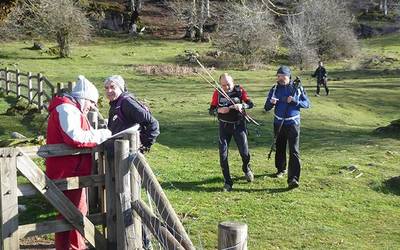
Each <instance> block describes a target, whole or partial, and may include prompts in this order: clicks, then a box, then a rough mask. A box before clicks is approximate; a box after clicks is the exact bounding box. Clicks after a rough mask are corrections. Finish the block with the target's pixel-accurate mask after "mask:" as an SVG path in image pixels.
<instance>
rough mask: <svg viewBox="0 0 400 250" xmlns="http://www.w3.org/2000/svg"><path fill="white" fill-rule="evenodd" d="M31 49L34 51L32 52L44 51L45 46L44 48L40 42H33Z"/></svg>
mask: <svg viewBox="0 0 400 250" xmlns="http://www.w3.org/2000/svg"><path fill="white" fill-rule="evenodd" d="M32 49H34V50H45V49H46V46H44V44H43V43H41V42H38V41H35V42H33V46H32Z"/></svg>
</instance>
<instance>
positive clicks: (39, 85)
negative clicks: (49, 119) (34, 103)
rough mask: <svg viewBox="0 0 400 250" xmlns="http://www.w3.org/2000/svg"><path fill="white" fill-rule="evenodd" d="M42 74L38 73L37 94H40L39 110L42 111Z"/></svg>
mask: <svg viewBox="0 0 400 250" xmlns="http://www.w3.org/2000/svg"><path fill="white" fill-rule="evenodd" d="M42 77H43V76H42V74H41V73H38V74H37V79H38V82H37V85H38V86H37V96H38V108H39V111H42V109H43V80H42Z"/></svg>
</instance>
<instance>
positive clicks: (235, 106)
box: [229, 103, 243, 111]
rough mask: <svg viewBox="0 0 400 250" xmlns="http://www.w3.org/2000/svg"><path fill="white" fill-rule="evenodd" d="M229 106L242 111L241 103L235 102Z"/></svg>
mask: <svg viewBox="0 0 400 250" xmlns="http://www.w3.org/2000/svg"><path fill="white" fill-rule="evenodd" d="M229 108H231V109H236V110H237V111H242V110H243V104H241V103H236V104H234V105H232V106H230V107H229Z"/></svg>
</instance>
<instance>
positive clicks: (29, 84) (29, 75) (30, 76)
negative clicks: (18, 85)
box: [28, 72, 33, 103]
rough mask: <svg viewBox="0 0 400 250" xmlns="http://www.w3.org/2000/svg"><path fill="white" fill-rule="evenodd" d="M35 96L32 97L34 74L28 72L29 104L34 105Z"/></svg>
mask: <svg viewBox="0 0 400 250" xmlns="http://www.w3.org/2000/svg"><path fill="white" fill-rule="evenodd" d="M32 101H33V95H32V72H28V102H29V103H32Z"/></svg>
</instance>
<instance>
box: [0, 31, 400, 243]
mask: <svg viewBox="0 0 400 250" xmlns="http://www.w3.org/2000/svg"><path fill="white" fill-rule="evenodd" d="M398 38H399V35H396V36H388V37H379V38H376V39H369V40H365V41H363V49H362V53H363V55H366V56H368V55H374V54H376V53H379V54H381V53H380V52H382V51H384V54H386V53H388V54H390V55H394V56H395V57H396V58H397V59H398V58H399V57H398V53H399V49H400V45H398V43H396V42H395V41H396V39H398ZM27 46H29V44H26V43H21V42H14V43H5V44H2V45H1V48H0V58H1V60H0V64H1V65H2V67H5V66H8V67H13V65H16V66H17V67H18V68H19V69H20V70H23V71H32V72H39V71H40V72H43V73H44V74H45V75H46V76H47V77H48V78H49V79H50V80H51V81H52V82H54V83H55V82H67V81H69V80H74V79H75V78H76V76H77V75H78V74H84V75H85V76H87V78H88V79H90V80H92V81H94V82H95V83H96V85H97V86H98V87H99V89H100V90H102V89H103V88H102V80H103V79H104V78H105V77H107V76H108V75H110V74H122V75H123V76H124V78H125V79H126V81H127V82H128V88H129V89H130V90H131V91H133V92H135V93H136V94H137V96H138V97H139V98H142V99H146V100H148V101H149V103H150V106H151V109H152V112H153V114H154V115H155V117H156V118H157V119H158V120H159V121H160V125H161V135H160V137H159V139H158V143H157V144H156V145H155V146H154V148H153V149H152V151H151V153H150V154H149V155H148V156H147V158H148V161H149V162H150V165H151V166H152V167H153V169H154V171H155V173H156V175H157V177H158V178H159V181H160V182H161V184H162V186H163V187H164V190H165V192H166V193H167V195H168V197H169V199H170V201H171V202H172V204H173V207H174V208H175V209H176V211H177V213H178V214H179V215H180V216H182V217H184V221H183V222H184V224H185V226H186V228H187V230H188V231H189V234H190V235H191V238H192V241H193V242H194V243H195V245H196V246H197V247H198V248H200V249H215V248H216V246H217V225H218V222H221V221H228V220H235V221H241V222H244V223H247V224H248V226H249V239H248V244H249V249H271V248H284V249H293V248H310V249H326V248H336V249H343V248H344V249H349V248H351V249H377V248H378V249H396V248H398V246H399V244H400V233H399V232H400V225H399V223H398V222H399V221H400V205H399V204H400V203H399V190H400V187H399V182H398V181H397V182H396V181H393V180H394V179H391V178H392V177H394V176H399V175H400V166H399V163H400V150H399V148H400V141H399V139H400V135H399V134H393V135H385V136H382V135H376V134H374V133H372V131H373V130H374V129H375V128H376V127H379V126H385V125H387V124H389V122H390V121H392V120H395V119H399V115H398V110H399V109H400V103H399V91H400V84H399V80H400V79H399V74H398V73H399V72H398V70H397V68H396V67H397V66H393V65H392V66H390V68H388V70H386V71H384V70H385V69H383V68H380V67H378V68H376V69H368V70H361V69H354V70H352V68H351V67H350V66H349V65H352V64H355V62H354V61H343V62H336V63H331V64H329V63H328V65H327V69H328V72H329V76H330V78H332V79H333V80H331V81H330V82H329V84H330V88H331V95H330V96H328V97H325V96H322V97H319V98H316V97H314V96H313V93H314V91H315V86H314V85H315V84H314V79H311V78H310V76H309V75H310V74H311V71H305V72H297V71H295V74H296V75H297V74H298V75H300V76H302V79H303V84H304V85H305V87H306V89H307V91H308V93H309V96H310V98H311V102H312V108H311V109H309V110H303V112H302V130H301V155H302V163H303V165H302V176H301V186H300V188H299V189H297V190H293V191H288V190H287V189H286V180H284V179H274V178H272V174H273V173H274V172H275V169H274V167H273V161H272V160H270V161H268V160H267V159H266V153H267V151H268V150H269V145H270V144H271V140H272V136H271V133H272V130H271V127H272V126H271V122H272V115H271V114H270V113H265V112H263V111H262V107H263V104H264V100H265V94H266V92H267V90H269V88H270V87H271V86H272V84H273V82H274V78H275V77H274V74H275V70H276V68H277V65H272V66H270V67H269V70H263V71H260V70H259V71H239V70H236V71H229V72H230V73H231V74H232V75H233V76H234V78H235V79H236V80H237V81H238V82H240V83H242V84H243V85H244V86H245V88H246V89H247V90H248V92H249V95H250V96H251V97H252V98H253V100H254V102H255V105H256V107H255V108H254V109H253V110H251V111H250V114H251V116H252V117H254V118H255V119H257V120H258V121H260V122H261V123H262V126H261V127H260V128H259V130H260V133H261V137H257V136H256V133H255V129H254V127H253V126H250V136H249V146H250V151H251V157H252V159H251V162H252V167H253V169H254V172H255V177H256V179H255V181H254V182H253V183H250V184H249V183H247V182H246V181H245V179H244V177H243V173H242V172H241V168H240V165H241V164H240V157H239V154H238V151H237V149H236V146H235V144H234V143H232V144H231V148H230V158H229V160H230V165H231V172H232V175H233V177H234V182H235V184H234V191H233V192H231V193H223V192H221V189H222V186H223V179H222V174H221V171H220V167H219V157H218V149H217V141H218V134H217V123H216V122H215V120H214V119H213V118H211V117H209V116H208V113H207V108H208V106H209V101H210V98H211V95H212V89H211V88H210V87H208V85H207V84H205V83H204V82H203V81H201V79H199V78H197V77H194V76H193V77H161V76H145V75H141V74H138V73H137V72H135V71H134V70H133V69H132V65H135V64H163V63H173V62H174V60H175V56H176V55H178V54H182V53H183V51H184V50H186V49H196V50H199V51H205V50H208V49H209V48H210V47H209V45H206V44H196V43H188V42H179V41H160V40H136V41H135V40H129V39H126V38H124V37H119V38H107V39H105V38H98V39H95V40H94V41H93V42H92V43H90V44H87V45H84V46H80V47H76V48H74V54H73V57H72V59H55V58H52V57H49V56H46V55H41V54H39V53H38V52H36V51H31V50H24V49H23V48H24V47H27ZM84 55H88V56H86V57H81V56H84ZM1 65H0V66H1ZM220 73H221V71H216V72H214V73H213V75H214V77H217V76H218V75H219V74H220ZM2 100H3V101H1V102H0V111H2V112H3V111H4V110H5V109H6V108H7V107H8V103H9V102H11V101H12V99H10V98H9V97H7V98H3V99H2ZM102 110H103V113H106V112H107V105H105V106H104V107H103V108H102ZM2 118H3V119H0V131H1V133H2V134H1V136H0V138H8V136H9V132H11V131H14V130H17V131H19V132H21V133H24V134H28V135H31V136H34V135H35V134H36V133H37V129H35V126H32V125H31V124H30V123H29V122H25V123H20V120H21V119H22V118H21V117H6V116H3V115H2ZM350 164H354V165H356V166H357V168H358V169H359V171H356V172H355V173H349V172H348V171H346V170H344V169H343V168H345V167H347V166H348V165H350ZM360 173H362V175H361V176H360V177H359V178H355V177H356V176H357V175H358V174H360ZM34 211H35V212H34V213H35V214H36V215H35V216H34V217H33V216H31V217H29V218H35V219H38V220H39V219H41V217H42V216H43V215H37V213H38V209H36V210H34ZM25 219H26V220H28V218H25ZM25 219H23V220H25Z"/></svg>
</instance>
